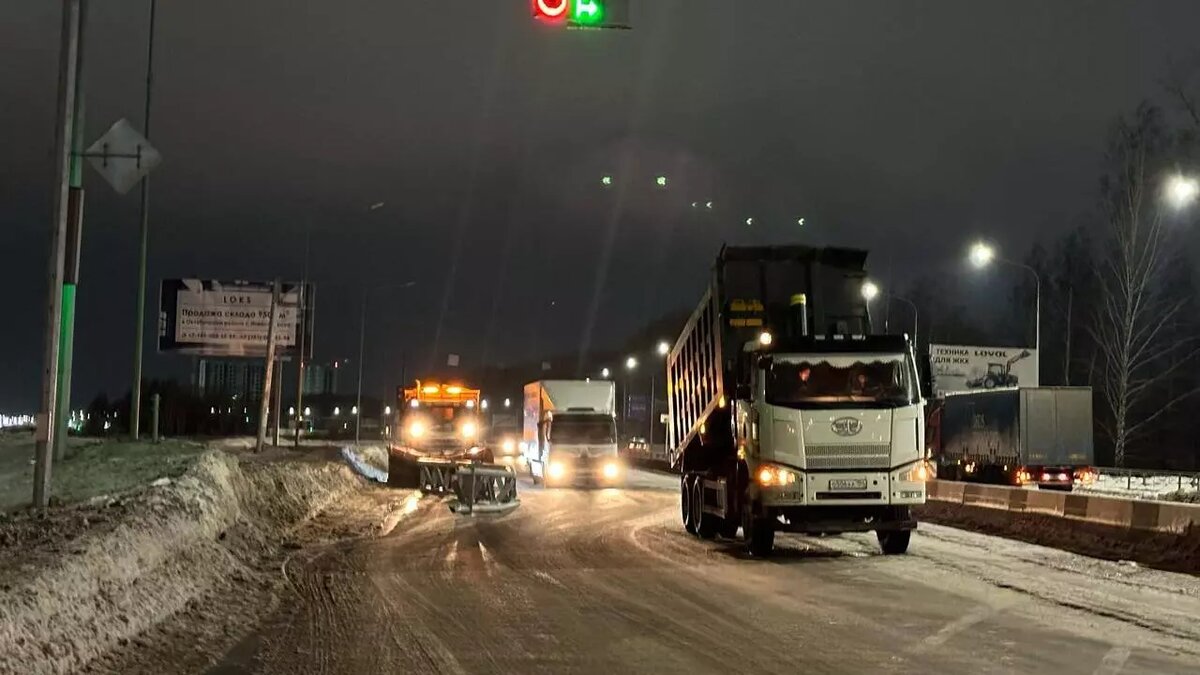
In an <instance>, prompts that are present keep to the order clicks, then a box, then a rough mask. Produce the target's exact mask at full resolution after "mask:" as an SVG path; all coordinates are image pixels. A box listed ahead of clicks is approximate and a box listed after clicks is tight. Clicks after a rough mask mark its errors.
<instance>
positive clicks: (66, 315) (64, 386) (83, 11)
mask: <svg viewBox="0 0 1200 675" xmlns="http://www.w3.org/2000/svg"><path fill="white" fill-rule="evenodd" d="M79 11H80V18H79V47H78V51H77V52H76V54H75V90H76V91H75V105H74V106H73V110H74V117H75V121H74V122H73V123H72V125H71V126H72V127H73V129H72V133H71V170H70V174H69V175H70V178H69V187H68V188H67V241H66V247H65V251H64V253H63V283H62V301H61V302H62V311H61V316H60V317H59V336H58V341H59V343H58V392H57V397H58V403H57V408H58V416H57V418H56V422H55V429H54V458H55V459H58V460H60V459H63V458H64V457H66V454H67V421H68V420H69V419H70V416H71V366H72V363H73V362H74V358H75V291H76V288H77V286H78V285H79V255H80V249H81V248H82V246H83V196H84V195H83V136H84V133H85V132H86V129H85V128H84V127H85V126H86V125H85V124H84V106H85V97H84V91H83V88H84V72H83V60H84V51H85V49H86V44H85V41H84V33H85V28H86V26H87V3H86V1H81V3H80V6H79Z"/></svg>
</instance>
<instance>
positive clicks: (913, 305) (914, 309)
mask: <svg viewBox="0 0 1200 675" xmlns="http://www.w3.org/2000/svg"><path fill="white" fill-rule="evenodd" d="M887 298H888V301H892V300H899V301H900V302H903V303H904V304H906V305H908V306H909V307H911V308H912V313H913V343H914V344H915V343H916V341H917V305H916V303H914V302H913V301H912V300H909V299H908V298H902V297H900V296H898V295H892V294H891V293H888V295H887ZM887 329H888V324H887V319H884V323H883V330H884V332H887Z"/></svg>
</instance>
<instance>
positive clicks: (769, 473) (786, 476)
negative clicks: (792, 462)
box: [754, 464, 797, 487]
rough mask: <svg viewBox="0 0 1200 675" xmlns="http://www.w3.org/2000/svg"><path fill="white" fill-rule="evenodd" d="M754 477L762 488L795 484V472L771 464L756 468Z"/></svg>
mask: <svg viewBox="0 0 1200 675" xmlns="http://www.w3.org/2000/svg"><path fill="white" fill-rule="evenodd" d="M754 477H755V478H756V479H758V484H759V485H761V486H763V487H779V486H783V485H792V484H793V483H795V482H796V478H797V476H796V472H794V471H789V470H788V469H785V468H783V467H782V466H775V465H773V464H764V465H762V466H760V467H758V471H757V472H756V473H755V474H754Z"/></svg>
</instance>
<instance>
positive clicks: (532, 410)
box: [522, 380, 626, 486]
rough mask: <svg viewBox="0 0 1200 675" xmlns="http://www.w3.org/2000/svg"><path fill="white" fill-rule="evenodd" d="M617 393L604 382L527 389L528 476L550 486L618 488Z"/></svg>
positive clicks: (545, 383) (621, 477) (544, 383)
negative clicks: (583, 485) (615, 414)
mask: <svg viewBox="0 0 1200 675" xmlns="http://www.w3.org/2000/svg"><path fill="white" fill-rule="evenodd" d="M615 404H616V389H615V387H614V386H613V383H612V382H608V381H584V380H539V381H537V382H530V383H529V384H527V385H525V406H524V428H523V432H522V449H523V451H524V453H525V460H526V462H527V464H528V465H529V475H530V476H531V477H532V479H533V481H534V482H535V483H536V482H538V481H542V482H544V483H545V484H546V485H548V486H552V485H581V484H592V485H605V486H614V485H621V484H623V483H624V481H625V477H626V468H625V466H624V465H623V464H622V462H621V460H620V458H619V457H618V456H617V423H616V418H615V416H614V411H615V410H616V405H615Z"/></svg>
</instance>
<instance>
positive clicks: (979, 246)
mask: <svg viewBox="0 0 1200 675" xmlns="http://www.w3.org/2000/svg"><path fill="white" fill-rule="evenodd" d="M967 257H968V258H969V259H970V261H971V264H972V265H974V266H975V267H977V268H979V269H983V268H984V267H987V266H988V264H989V263H991V262H992V260H993V259H994V258H995V257H996V249H994V248H992V247H991V246H989V245H987V244H985V243H983V242H976V243H975V244H974V245H973V246H971V250H970V251H969V252H968V253H967Z"/></svg>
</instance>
